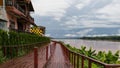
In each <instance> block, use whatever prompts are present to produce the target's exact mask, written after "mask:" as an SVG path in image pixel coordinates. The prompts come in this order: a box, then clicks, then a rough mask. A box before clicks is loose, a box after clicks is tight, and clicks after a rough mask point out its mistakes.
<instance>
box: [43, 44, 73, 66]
mask: <svg viewBox="0 0 120 68" xmlns="http://www.w3.org/2000/svg"><path fill="white" fill-rule="evenodd" d="M45 68H73V67H72V65H71V64H70V62H69V61H68V60H67V58H65V55H64V53H63V51H62V48H61V45H59V44H57V45H56V48H55V52H54V54H53V56H52V57H51V59H50V60H49V61H48V62H47V64H46V66H45Z"/></svg>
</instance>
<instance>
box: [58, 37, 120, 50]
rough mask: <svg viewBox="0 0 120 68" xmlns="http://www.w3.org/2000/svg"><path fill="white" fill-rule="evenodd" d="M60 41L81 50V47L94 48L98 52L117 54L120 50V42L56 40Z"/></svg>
mask: <svg viewBox="0 0 120 68" xmlns="http://www.w3.org/2000/svg"><path fill="white" fill-rule="evenodd" d="M56 40H58V41H63V42H65V43H66V44H70V45H71V46H74V47H77V48H80V47H81V46H86V47H87V48H90V47H92V48H93V49H95V50H96V51H106V52H108V51H109V50H111V51H112V52H116V51H117V50H120V42H112V41H98V40H97V41H96V40H81V39H56Z"/></svg>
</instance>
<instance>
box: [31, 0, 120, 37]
mask: <svg viewBox="0 0 120 68" xmlns="http://www.w3.org/2000/svg"><path fill="white" fill-rule="evenodd" d="M32 2H33V6H34V9H35V13H34V14H32V16H33V17H34V18H35V23H36V24H37V25H42V26H45V27H46V30H47V31H46V35H48V36H52V37H54V36H53V35H52V33H54V34H55V35H56V36H55V37H57V36H60V35H59V34H61V33H63V34H62V37H78V36H83V35H87V33H88V32H92V31H93V30H95V28H101V29H102V28H106V29H108V28H117V29H116V31H117V33H116V34H118V35H119V34H120V29H119V27H120V9H119V8H120V0H32ZM75 30H76V31H75ZM66 31H67V32H66ZM101 31H102V30H101ZM103 31H104V29H103ZM94 32H95V31H94ZM98 32H99V31H98ZM93 34H94V33H93ZM103 34H104V33H103ZM94 35H95V34H94ZM104 35H107V34H104Z"/></svg>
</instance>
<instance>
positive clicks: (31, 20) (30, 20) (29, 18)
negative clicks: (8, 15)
mask: <svg viewBox="0 0 120 68" xmlns="http://www.w3.org/2000/svg"><path fill="white" fill-rule="evenodd" d="M27 18H28V20H29V22H30V23H31V24H33V25H35V23H34V18H32V17H31V16H30V15H28V16H27Z"/></svg>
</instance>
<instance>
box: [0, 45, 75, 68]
mask: <svg viewBox="0 0 120 68" xmlns="http://www.w3.org/2000/svg"><path fill="white" fill-rule="evenodd" d="M48 58H49V60H48V61H46V46H43V47H41V48H39V49H38V68H73V67H72V65H71V64H70V62H69V61H68V59H67V58H65V54H64V52H63V50H62V47H61V45H59V44H56V45H54V44H51V45H50V46H49V47H48ZM0 68H34V54H33V52H31V53H29V54H28V55H26V56H24V57H21V58H16V59H13V60H10V61H8V62H6V63H4V64H2V65H0Z"/></svg>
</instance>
